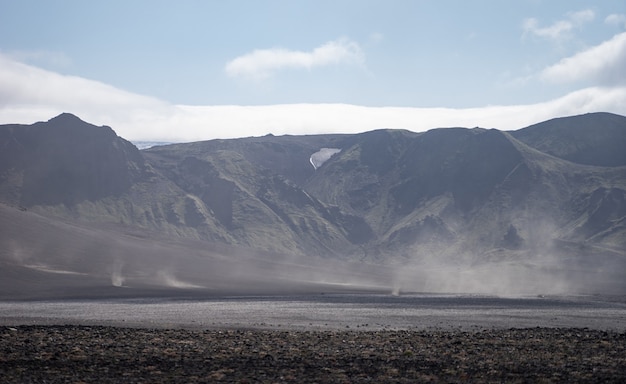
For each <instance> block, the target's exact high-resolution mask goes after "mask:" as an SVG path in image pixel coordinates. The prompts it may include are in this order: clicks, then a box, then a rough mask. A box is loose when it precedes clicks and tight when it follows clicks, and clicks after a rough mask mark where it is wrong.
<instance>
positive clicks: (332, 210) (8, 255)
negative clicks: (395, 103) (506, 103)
mask: <svg viewBox="0 0 626 384" xmlns="http://www.w3.org/2000/svg"><path fill="white" fill-rule="evenodd" d="M625 148H626V118H625V117H623V116H618V115H613V114H608V113H594V114H587V115H581V116H572V117H566V118H559V119H554V120H550V121H546V122H543V123H540V124H536V125H533V126H530V127H527V128H523V129H520V130H517V131H509V132H506V131H500V130H497V129H484V128H473V129H467V128H440V129H433V130H430V131H427V132H423V133H415V132H410V131H405V130H385V129H382V130H376V131H371V132H365V133H361V134H344V135H341V134H333V135H308V136H290V135H285V136H273V135H267V136H263V137H249V138H241V139H230V140H210V141H203V142H194V143H184V144H171V145H164V146H156V147H152V148H149V149H144V150H141V151H139V150H138V149H137V148H136V147H135V146H134V145H133V144H131V143H130V142H128V141H126V140H124V139H123V138H120V137H118V136H117V135H116V134H115V132H114V131H113V130H112V129H111V128H109V127H106V126H103V127H97V126H94V125H91V124H88V123H86V122H83V121H81V120H80V119H79V118H77V117H76V116H73V115H71V114H62V115H60V116H58V117H55V118H53V119H51V120H49V121H48V122H40V123H35V124H33V125H15V124H12V125H4V126H0V201H2V202H3V204H2V207H1V210H0V213H2V215H1V216H0V226H1V227H2V232H1V235H0V241H1V243H0V263H3V265H5V267H3V270H4V271H5V272H4V273H5V274H8V273H11V274H12V275H11V276H12V277H11V279H12V280H11V281H23V279H22V278H21V277H20V276H26V275H27V273H26V272H28V273H29V274H31V275H32V274H33V273H36V274H44V275H45V274H46V273H48V274H50V273H52V272H46V271H47V270H48V271H50V270H54V271H57V272H58V271H65V272H68V273H65V274H62V273H56V275H55V276H57V277H58V276H62V277H63V278H68V279H69V278H70V277H71V278H73V279H74V280H72V281H75V280H77V279H78V280H81V279H82V280H81V282H80V284H78V283H77V284H78V285H79V286H85V285H87V286H88V285H89V284H88V283H87V282H86V281H95V280H89V279H90V278H94V279H95V277H94V276H99V278H102V279H101V280H98V281H100V283H99V284H103V285H122V283H120V281H122V280H123V281H125V282H126V285H128V284H130V285H133V284H134V286H142V287H153V286H159V284H161V283H163V282H166V281H169V283H172V282H177V284H174V283H172V284H170V285H174V286H176V285H178V287H179V288H180V287H183V288H184V287H188V288H189V287H203V288H207V289H210V287H222V288H223V287H224V284H226V282H227V281H236V280H237V279H240V280H244V281H245V282H246V284H248V285H247V286H248V287H250V289H253V287H262V286H263V287H266V288H268V287H270V286H271V287H272V289H275V288H277V287H279V285H280V282H284V281H286V280H289V281H290V284H289V285H288V286H289V287H290V288H289V289H295V287H297V286H303V284H304V283H303V282H306V284H304V285H307V284H308V285H307V286H309V285H310V284H312V282H314V281H316V282H319V281H321V280H325V281H326V283H328V281H330V280H332V281H333V284H335V283H336V284H344V283H346V282H350V283H351V284H353V286H356V285H355V284H357V282H358V284H361V285H363V286H366V285H368V284H369V285H370V286H376V287H380V286H385V285H388V286H394V285H395V286H396V288H401V289H404V290H413V291H416V290H417V291H464V292H504V293H519V292H548V293H555V292H556V293H563V292H586V293H589V292H613V293H614V292H618V293H624V292H626V283H625V282H624V279H623V276H624V272H626V150H624V149H625ZM34 228H38V229H34ZM78 239H80V240H78ZM151 248H152V251H150V249H151ZM61 255H62V256H61ZM242 255H245V256H242ZM240 264H241V265H246V266H248V267H249V268H243V267H236V268H235V267H234V265H238V266H239V265H240ZM226 265H228V267H226ZM33 266H35V267H36V268H35V267H33ZM37 268H38V269H37ZM244 269H245V270H246V273H240V274H239V275H237V273H236V272H235V271H236V270H239V271H241V270H244ZM164 271H165V272H164ZM215 271H218V272H215ZM225 271H229V272H225ZM296 271H299V272H298V273H297V272H296ZM69 272H71V273H69ZM46 276H47V275H46ZM112 276H118V277H120V276H122V277H123V276H125V277H124V278H123V279H122V280H119V281H114V280H115V279H114V278H113V277H112ZM159 276H160V277H159ZM163 276H166V277H167V278H164V277H163ZM322 276H327V277H332V278H330V280H329V279H325V278H323V277H322ZM79 278H80V279H79ZM108 279H111V282H113V283H119V284H111V283H109V282H108ZM83 280H84V281H83ZM96 280H97V279H96ZM7 281H8V280H7ZM55 281H57V283H58V284H59V286H61V285H63V284H64V283H63V281H65V280H63V279H61V278H57V279H56V280H55ZM270 281H272V282H273V283H272V284H269V282H270ZM129 282H132V284H131V283H129ZM159 282H161V283H159ZM211 282H212V283H211ZM57 283H55V284H57ZM299 283H300V285H299ZM286 286H287V285H286ZM0 288H1V287H0ZM5 289H7V288H6V287H5ZM216 289H217V288H216ZM268 289H269V288H268ZM7 295H8V294H7ZM9 296H10V295H9Z"/></svg>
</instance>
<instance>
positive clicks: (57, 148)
mask: <svg viewBox="0 0 626 384" xmlns="http://www.w3.org/2000/svg"><path fill="white" fill-rule="evenodd" d="M0 149H1V150H0V178H1V179H0V182H1V183H2V186H3V187H4V188H7V187H8V188H9V190H8V191H7V189H4V190H3V191H5V195H4V196H3V198H4V199H7V200H9V201H11V202H19V204H20V205H22V206H24V207H31V206H35V205H57V204H64V205H66V206H68V207H70V206H72V205H74V204H77V203H80V202H82V201H96V200H98V199H101V198H104V197H107V196H120V195H121V194H123V193H124V192H126V191H128V190H129V189H130V187H131V186H132V185H133V184H134V183H135V182H137V181H139V180H140V179H141V177H142V175H143V173H144V171H145V164H144V160H143V158H142V156H141V154H140V153H139V151H138V150H137V148H135V146H133V145H132V144H131V143H129V142H128V141H126V140H124V139H122V138H120V137H118V136H117V135H116V134H115V132H113V130H112V129H111V128H109V127H95V126H92V125H89V124H86V123H85V122H83V121H81V120H80V119H78V118H77V117H76V116H74V115H70V114H62V115H59V116H57V117H55V118H54V119H52V120H50V121H48V122H47V123H37V124H33V125H30V126H21V125H8V126H3V127H2V128H1V129H0ZM10 189H13V190H12V191H11V190H10ZM7 192H8V193H7ZM11 192H12V193H11Z"/></svg>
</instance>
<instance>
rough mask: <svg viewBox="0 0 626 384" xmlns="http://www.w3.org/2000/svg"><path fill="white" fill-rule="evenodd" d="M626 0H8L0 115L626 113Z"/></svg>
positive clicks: (125, 125)
mask: <svg viewBox="0 0 626 384" xmlns="http://www.w3.org/2000/svg"><path fill="white" fill-rule="evenodd" d="M624 68H626V2H624V1H623V0H604V1H576V0H567V1H561V0H550V1H548V0H545V1H542V0H515V1H506V0H491V1H486V0H484V1H420V0H413V1H401V0H396V1H374V0H358V1H340V0H334V1H325V0H316V1H296V0H294V1H286V0H285V1H266V0H249V1H238V0H231V1H208V0H207V1H185V0H180V1H176V2H174V1H140V0H132V1H128V0H126V1H106V2H95V1H63V0H57V1H43V0H42V1H28V0H22V1H9V0H0V123H13V122H19V123H32V122H35V121H39V120H48V119H49V118H51V117H53V116H55V115H56V114H58V113H61V112H72V113H75V114H77V115H78V116H79V117H81V118H83V119H84V120H86V121H89V122H92V123H94V124H98V125H105V124H106V125H110V126H111V127H113V128H114V129H115V130H116V131H117V132H118V134H120V135H121V136H123V137H126V138H129V139H132V140H168V141H189V140H199V139H210V138H217V137H241V136H250V135H263V134H266V133H268V132H272V133H274V134H286V133H291V134H300V133H326V132H362V131H366V130H370V129H375V128H406V129H411V130H415V131H420V130H425V129H429V128H435V127H445V126H468V127H472V126H485V127H495V128H500V129H517V128H521V127H523V126H526V125H528V124H532V123H535V122H538V121H542V120H545V119H549V118H552V117H558V116H564V115H572V114H578V113H585V112H593V111H609V112H614V113H620V114H625V115H626V70H625V69H624Z"/></svg>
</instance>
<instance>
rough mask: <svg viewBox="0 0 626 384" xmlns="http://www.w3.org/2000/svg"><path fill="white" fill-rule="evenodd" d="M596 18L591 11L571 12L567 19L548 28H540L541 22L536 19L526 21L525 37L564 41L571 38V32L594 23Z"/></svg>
mask: <svg viewBox="0 0 626 384" xmlns="http://www.w3.org/2000/svg"><path fill="white" fill-rule="evenodd" d="M594 18H595V13H594V12H593V11H592V10H590V9H586V10H582V11H578V12H570V13H568V14H567V17H566V19H564V20H557V21H555V22H554V23H553V24H552V25H549V26H547V27H540V26H539V20H537V19H536V18H528V19H525V20H524V22H523V23H522V29H523V30H524V35H525V36H526V35H534V36H538V37H542V38H547V39H550V40H555V41H559V40H563V39H565V38H568V37H570V36H571V32H572V31H573V30H574V29H575V28H580V27H581V26H582V25H583V24H585V23H588V22H590V21H592V20H593V19H594Z"/></svg>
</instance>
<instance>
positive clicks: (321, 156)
mask: <svg viewBox="0 0 626 384" xmlns="http://www.w3.org/2000/svg"><path fill="white" fill-rule="evenodd" d="M339 152H341V149H339V148H322V149H320V150H319V151H317V152H315V153H314V154H312V155H311V158H310V159H309V161H310V162H311V165H313V168H315V170H317V169H318V168H319V167H321V166H322V165H323V164H324V163H325V162H326V161H327V160H328V159H330V158H331V157H332V156H333V155H334V154H335V153H339Z"/></svg>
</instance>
